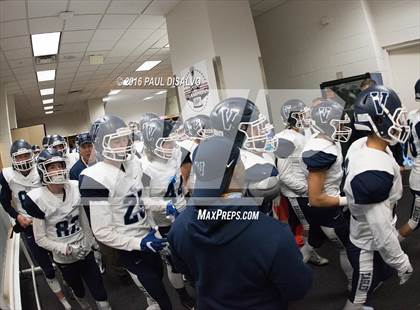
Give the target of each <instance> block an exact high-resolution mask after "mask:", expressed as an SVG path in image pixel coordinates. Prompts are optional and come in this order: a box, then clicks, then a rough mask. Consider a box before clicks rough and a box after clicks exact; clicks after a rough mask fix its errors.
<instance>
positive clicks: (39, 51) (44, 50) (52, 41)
mask: <svg viewBox="0 0 420 310" xmlns="http://www.w3.org/2000/svg"><path fill="white" fill-rule="evenodd" d="M60 35H61V32H50V33H41V34H33V35H31V39H32V51H33V53H34V56H35V57H36V56H45V55H55V54H57V53H58V45H59V44H60Z"/></svg>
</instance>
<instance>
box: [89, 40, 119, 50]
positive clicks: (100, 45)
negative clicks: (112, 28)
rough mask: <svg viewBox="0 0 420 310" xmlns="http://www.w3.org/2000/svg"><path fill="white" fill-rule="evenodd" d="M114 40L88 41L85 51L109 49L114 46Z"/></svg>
mask: <svg viewBox="0 0 420 310" xmlns="http://www.w3.org/2000/svg"><path fill="white" fill-rule="evenodd" d="M114 44H115V41H92V42H90V44H89V46H88V48H87V51H88V52H92V51H103V50H111V49H112V47H113V46H114Z"/></svg>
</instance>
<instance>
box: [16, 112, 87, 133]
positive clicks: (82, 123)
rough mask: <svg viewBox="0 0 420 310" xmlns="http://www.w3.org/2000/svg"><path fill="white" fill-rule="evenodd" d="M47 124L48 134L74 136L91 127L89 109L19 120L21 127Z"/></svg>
mask: <svg viewBox="0 0 420 310" xmlns="http://www.w3.org/2000/svg"><path fill="white" fill-rule="evenodd" d="M38 124H45V130H46V131H47V134H50V135H53V134H58V135H62V136H72V135H76V134H78V133H81V132H86V131H88V130H89V129H90V121H89V113H88V110H87V109H86V110H82V111H78V112H73V113H59V114H52V115H49V116H47V117H45V118H41V119H30V120H19V121H18V125H19V127H26V126H32V125H38Z"/></svg>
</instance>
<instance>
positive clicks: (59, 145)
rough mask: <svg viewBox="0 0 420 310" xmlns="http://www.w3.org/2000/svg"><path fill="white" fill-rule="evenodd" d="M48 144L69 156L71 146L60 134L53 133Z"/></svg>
mask: <svg viewBox="0 0 420 310" xmlns="http://www.w3.org/2000/svg"><path fill="white" fill-rule="evenodd" d="M48 146H49V147H52V148H53V149H55V150H57V151H59V152H61V153H62V154H63V156H64V157H65V156H67V154H68V151H69V148H68V145H67V142H66V140H65V139H64V138H63V137H62V136H60V135H52V136H51V137H50V139H49V141H48Z"/></svg>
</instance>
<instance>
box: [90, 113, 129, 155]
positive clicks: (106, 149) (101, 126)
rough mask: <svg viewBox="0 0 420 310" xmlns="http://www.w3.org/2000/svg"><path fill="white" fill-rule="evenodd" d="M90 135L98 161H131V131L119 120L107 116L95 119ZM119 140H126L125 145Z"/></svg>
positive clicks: (115, 117)
mask: <svg viewBox="0 0 420 310" xmlns="http://www.w3.org/2000/svg"><path fill="white" fill-rule="evenodd" d="M90 135H91V137H92V138H93V140H94V146H95V151H96V156H97V158H98V159H99V160H103V159H105V158H106V159H109V160H113V161H119V162H123V161H126V160H130V159H132V155H133V152H134V148H133V140H132V131H131V129H130V128H129V127H128V126H127V124H126V123H125V122H124V121H123V120H122V119H121V118H119V117H117V116H112V115H109V116H103V117H101V118H99V119H97V120H96V121H95V122H94V123H93V125H92V127H91V130H90ZM120 139H127V143H125V142H121V140H120ZM116 145H117V146H116Z"/></svg>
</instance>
